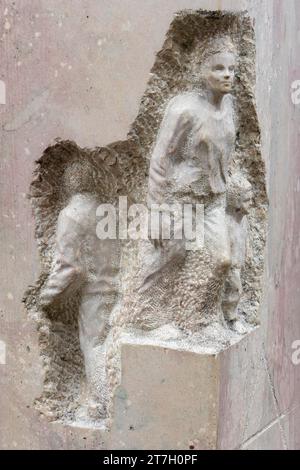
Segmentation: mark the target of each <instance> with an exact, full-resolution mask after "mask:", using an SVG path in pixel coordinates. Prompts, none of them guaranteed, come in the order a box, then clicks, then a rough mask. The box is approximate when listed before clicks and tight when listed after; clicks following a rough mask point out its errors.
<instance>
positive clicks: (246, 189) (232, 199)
mask: <svg viewBox="0 0 300 470" xmlns="http://www.w3.org/2000/svg"><path fill="white" fill-rule="evenodd" d="M252 198H253V191H252V185H251V184H250V183H249V181H248V180H247V179H246V178H245V177H244V176H242V175H240V174H234V175H232V176H231V177H230V179H229V184H228V190H227V206H228V208H229V209H230V210H233V211H234V212H236V213H239V214H240V215H242V216H243V215H246V214H248V213H249V209H250V207H251V204H252Z"/></svg>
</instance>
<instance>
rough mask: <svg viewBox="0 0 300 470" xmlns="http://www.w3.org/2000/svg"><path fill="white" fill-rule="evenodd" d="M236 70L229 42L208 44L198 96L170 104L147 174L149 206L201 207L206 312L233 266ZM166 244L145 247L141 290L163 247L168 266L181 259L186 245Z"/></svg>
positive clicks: (156, 268)
mask: <svg viewBox="0 0 300 470" xmlns="http://www.w3.org/2000/svg"><path fill="white" fill-rule="evenodd" d="M235 65H236V53H235V48H234V46H233V44H232V42H231V40H230V39H229V38H228V37H224V38H217V39H215V40H214V41H212V42H211V44H210V45H209V46H208V48H207V51H206V57H205V59H204V61H203V63H202V65H201V69H200V73H199V76H200V80H199V81H201V82H202V84H201V85H202V87H201V91H199V92H198V91H192V92H187V93H183V94H180V95H177V96H175V97H174V98H173V99H171V101H170V102H169V104H168V106H167V108H166V111H165V114H164V117H163V120H162V123H161V127H160V130H159V133H158V137H157V141H156V144H155V147H154V150H153V153H152V156H151V160H150V170H149V191H148V204H149V206H151V205H152V204H163V203H169V204H172V203H175V202H176V203H181V204H182V203H195V204H197V203H198V204H203V205H204V249H205V250H206V252H207V253H209V256H210V275H209V276H208V278H207V279H206V280H205V281H204V282H205V289H204V290H205V297H206V298H205V299H204V301H205V302H206V304H207V306H208V307H209V306H210V305H213V304H216V302H219V311H221V307H220V303H221V291H222V289H223V286H224V281H225V277H226V275H227V274H228V271H229V267H230V265H231V254H230V239H229V233H228V227H227V223H226V189H227V179H228V167H229V164H230V160H231V157H232V154H233V151H234V144H235V137H236V130H235V122H234V109H233V103H232V97H231V95H230V92H231V90H232V87H233V82H234V75H235ZM170 243H171V245H172V249H170ZM170 243H169V242H162V244H160V246H159V247H157V245H156V244H152V247H151V246H150V245H148V247H147V250H148V252H149V251H151V250H152V255H148V258H152V259H153V260H155V262H154V263H152V262H149V264H148V268H145V269H144V271H145V273H144V275H143V281H142V283H144V285H147V286H149V279H155V276H156V274H158V273H159V271H161V270H162V269H163V267H164V266H165V264H166V257H165V256H163V253H164V247H166V248H165V250H167V251H168V252H169V253H170V255H169V258H168V260H167V262H170V257H171V258H172V257H176V256H178V254H180V255H181V256H182V250H183V249H184V244H183V243H180V242H178V241H172V242H170ZM158 250H159V251H158ZM158 259H160V260H161V261H160V263H159V262H158V261H157V260H158ZM216 285H218V286H219V287H218V289H216Z"/></svg>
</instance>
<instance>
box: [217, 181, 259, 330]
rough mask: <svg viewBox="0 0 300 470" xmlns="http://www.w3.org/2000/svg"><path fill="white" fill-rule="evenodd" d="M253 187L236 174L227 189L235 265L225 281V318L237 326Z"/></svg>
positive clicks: (232, 263)
mask: <svg viewBox="0 0 300 470" xmlns="http://www.w3.org/2000/svg"><path fill="white" fill-rule="evenodd" d="M251 199H252V187H251V184H250V183H249V182H248V180H246V179H245V178H244V177H242V176H240V175H234V176H233V177H232V178H231V180H230V184H229V188H228V191H227V210H226V212H227V216H226V217H227V226H228V233H229V240H230V251H231V266H230V270H229V273H228V277H227V278H226V281H225V289H224V294H223V299H222V309H223V313H224V317H225V318H226V320H227V321H228V322H230V323H231V325H232V327H233V328H234V329H240V328H241V326H239V324H238V312H237V306H238V303H239V301H240V298H241V295H242V283H241V272H242V269H243V267H244V265H245V261H246V254H247V235H248V221H247V217H246V216H247V214H248V212H249V207H250V205H251Z"/></svg>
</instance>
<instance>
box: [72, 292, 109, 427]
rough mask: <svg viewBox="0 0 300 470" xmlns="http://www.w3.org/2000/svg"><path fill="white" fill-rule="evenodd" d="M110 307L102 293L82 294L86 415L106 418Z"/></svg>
mask: <svg viewBox="0 0 300 470" xmlns="http://www.w3.org/2000/svg"><path fill="white" fill-rule="evenodd" d="M109 311H110V309H109V308H108V307H107V305H103V302H101V298H100V296H99V295H89V296H83V298H82V303H81V307H80V312H79V338H80V346H81V350H82V353H83V357H84V365H85V377H86V384H85V385H86V386H85V394H84V395H85V397H84V401H85V404H84V405H83V407H86V408H87V410H86V415H87V417H88V418H90V419H91V420H93V419H94V420H95V421H96V420H97V418H98V419H99V418H104V417H105V415H106V408H107V399H108V397H107V394H108V391H107V377H106V367H105V366H106V344H105V340H106V337H107V334H108V331H109V323H108V317H109Z"/></svg>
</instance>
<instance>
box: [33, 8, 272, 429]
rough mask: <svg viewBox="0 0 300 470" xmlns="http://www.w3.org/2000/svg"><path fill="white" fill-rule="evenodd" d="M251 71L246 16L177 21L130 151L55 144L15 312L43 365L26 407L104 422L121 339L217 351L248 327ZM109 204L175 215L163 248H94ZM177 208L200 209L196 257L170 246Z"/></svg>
mask: <svg viewBox="0 0 300 470" xmlns="http://www.w3.org/2000/svg"><path fill="white" fill-rule="evenodd" d="M254 65H255V48H254V40H253V27H252V25H251V22H250V20H249V18H248V17H247V16H246V15H243V14H233V13H226V14H224V13H221V12H201V11H199V12H182V13H181V14H179V15H177V17H176V18H175V19H174V22H173V23H172V25H171V27H170V30H169V32H168V35H167V39H166V42H165V44H164V46H163V49H162V51H161V52H160V53H159V54H158V55H157V59H156V62H155V64H154V67H153V69H152V74H151V78H150V80H149V83H148V86H147V90H146V92H145V94H144V97H143V99H142V103H141V107H140V110H139V113H138V116H137V118H136V120H135V121H134V123H133V125H132V127H131V129H130V133H129V135H128V139H127V140H126V141H123V142H115V143H112V144H109V145H107V146H106V147H99V148H96V149H94V150H88V149H80V148H79V147H78V146H77V145H76V144H74V143H72V142H69V141H67V142H61V141H58V142H57V143H56V144H55V145H54V146H51V147H49V148H48V149H46V151H45V152H44V155H43V156H42V158H41V159H40V160H39V161H38V167H37V170H36V173H35V179H34V182H33V183H32V187H31V198H32V201H33V207H34V214H35V218H36V237H37V240H38V244H39V249H40V253H41V262H42V274H41V276H40V279H39V281H38V283H37V285H36V286H33V287H32V288H30V289H29V290H28V292H27V294H26V298H25V302H26V306H27V309H28V310H29V312H30V313H31V315H32V316H33V317H34V319H35V320H36V321H37V324H38V328H39V338H40V345H41V355H42V357H43V360H44V366H45V385H44V392H43V394H42V396H41V397H40V398H39V399H38V400H37V407H38V408H39V409H40V411H41V412H42V413H45V414H47V415H48V416H49V417H50V418H51V419H54V420H55V419H56V420H60V421H63V422H65V423H70V422H72V423H74V422H85V423H88V424H89V425H91V426H96V425H99V424H101V423H102V422H103V419H104V418H106V417H109V416H111V414H112V409H111V403H112V397H113V393H114V390H115V387H116V386H117V385H118V383H119V381H120V344H121V342H122V339H123V338H124V337H125V336H126V335H127V337H128V335H131V337H134V338H135V339H136V340H137V341H144V340H145V338H150V337H151V338H152V339H151V341H154V342H157V343H159V344H163V345H165V344H166V343H167V344H172V347H179V346H180V347H187V346H186V345H188V347H190V348H196V347H198V346H199V345H201V346H203V347H204V348H207V347H209V348H210V351H216V352H217V351H220V350H221V349H222V348H224V347H228V345H229V344H233V343H234V342H235V341H238V340H239V339H240V338H241V337H242V335H243V334H245V333H247V332H248V331H251V329H252V328H253V327H254V326H256V325H257V323H258V307H259V299H260V294H261V275H262V272H263V249H264V244H265V218H266V209H267V199H266V192H265V177H264V164H263V161H262V158H261V154H260V133H259V126H258V122H257V116H256V112H255V103H254V98H253V97H254V94H253V86H254V82H255V77H254V73H253V70H255V66H254ZM119 196H123V197H124V196H127V198H128V205H130V203H138V204H143V205H144V206H145V207H146V210H147V208H148V210H149V211H150V210H151V209H152V208H153V205H156V210H158V211H160V212H161V213H162V214H163V215H164V214H165V215H168V214H167V212H168V210H169V208H168V207H176V208H181V209H179V210H178V211H177V212H176V211H175V212H173V213H172V214H171V215H170V218H171V220H172V223H173V226H172V230H171V236H170V238H169V239H165V238H164V237H163V236H162V232H163V228H164V222H163V226H162V227H161V231H159V232H158V233H156V238H155V237H154V238H153V233H151V230H150V232H149V234H150V237H149V238H148V239H141V240H128V239H122V240H113V239H110V238H107V239H101V238H99V237H98V235H97V230H96V226H97V221H98V219H97V208H98V206H99V205H100V204H102V203H110V204H112V205H113V206H114V207H116V204H117V201H118V198H119ZM166 204H168V205H169V206H168V207H166ZM185 204H189V205H190V206H191V207H192V208H193V209H194V208H197V207H198V206H199V207H200V206H201V207H202V209H203V216H204V218H203V227H202V228H203V244H202V245H201V246H198V245H197V246H195V245H193V244H192V246H191V245H190V244H189V240H188V237H187V235H186V233H185V232H184V233H183V236H182V237H180V236H179V232H182V227H181V226H180V219H181V216H182V214H183V213H184V211H183V210H182V208H183V207H184V205H185ZM160 206H161V207H160ZM157 207H158V209H157ZM193 217H194V218H195V215H193ZM165 220H167V219H165ZM193 220H194V219H193ZM119 222H120V220H119V219H118V220H117V223H119ZM150 228H151V227H150Z"/></svg>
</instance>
